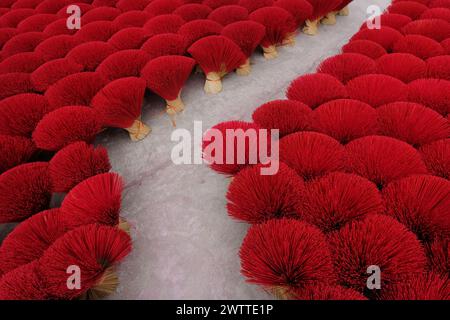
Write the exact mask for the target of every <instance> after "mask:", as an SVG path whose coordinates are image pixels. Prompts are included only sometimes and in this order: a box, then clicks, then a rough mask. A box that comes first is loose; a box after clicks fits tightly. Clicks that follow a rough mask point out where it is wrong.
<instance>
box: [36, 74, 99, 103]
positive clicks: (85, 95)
mask: <svg viewBox="0 0 450 320" xmlns="http://www.w3.org/2000/svg"><path fill="white" fill-rule="evenodd" d="M106 82H107V80H106V79H105V78H103V77H102V76H101V74H100V73H96V72H80V73H74V74H71V75H68V76H66V77H64V78H62V79H60V80H58V81H57V82H56V83H55V84H54V85H52V86H50V87H49V88H48V90H47V91H46V92H45V97H46V98H47V100H48V102H49V104H50V107H51V108H52V109H57V108H61V107H64V106H77V105H81V106H88V105H89V104H90V103H91V99H92V98H93V97H94V95H95V94H96V93H97V92H98V91H99V90H100V89H101V88H102V87H103V86H104V85H105V84H106Z"/></svg>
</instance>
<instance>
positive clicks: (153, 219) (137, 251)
mask: <svg viewBox="0 0 450 320" xmlns="http://www.w3.org/2000/svg"><path fill="white" fill-rule="evenodd" d="M389 2H390V1H389V0H357V1H354V2H352V3H351V4H350V15H349V16H347V17H338V18H337V24H336V25H334V26H321V27H320V28H319V34H318V35H317V36H315V37H311V36H306V35H304V34H299V35H298V36H297V44H296V45H295V46H294V47H283V48H281V49H280V52H279V57H278V58H277V59H275V60H271V61H266V60H265V59H264V58H263V56H262V54H261V53H257V54H255V55H254V56H253V57H252V59H253V63H254V65H253V71H252V73H251V75H250V76H248V77H241V76H237V75H236V74H230V75H228V76H226V77H225V79H224V81H223V92H222V93H220V94H218V95H206V94H205V93H204V91H203V84H204V76H203V75H200V74H196V75H195V76H193V77H191V78H190V79H189V81H188V83H187V85H186V86H185V88H184V89H183V100H184V102H185V104H186V110H185V111H184V113H182V114H181V115H179V116H177V119H176V120H177V128H185V129H187V130H189V131H190V132H191V133H192V136H193V129H194V121H202V125H203V131H204V130H206V129H208V128H209V127H211V126H213V125H215V124H217V123H219V122H222V121H226V120H245V121H250V120H251V113H252V112H253V111H254V110H255V108H256V107H258V106H259V105H261V104H263V103H265V102H268V101H270V100H274V99H279V98H284V92H285V90H286V88H287V86H288V85H289V83H290V82H291V81H292V80H293V79H295V78H296V77H298V76H300V75H303V74H306V73H310V72H314V71H315V68H316V67H317V65H318V64H319V63H320V62H321V61H323V60H324V59H325V58H326V57H329V56H332V55H335V54H337V53H338V51H339V50H340V48H341V47H342V45H344V44H345V43H346V42H347V41H348V40H349V39H350V37H351V36H352V35H353V34H354V33H356V31H357V30H358V28H359V26H360V25H361V23H362V22H363V20H364V19H365V18H366V16H367V14H366V10H367V7H368V6H370V5H378V6H380V8H381V9H384V8H385V7H386V6H387V5H388V4H389ZM143 120H144V122H145V123H147V124H148V125H149V126H151V127H152V129H153V131H152V133H151V134H150V136H149V137H147V138H146V139H144V140H143V141H141V142H138V143H133V142H131V141H130V139H129V137H128V134H126V132H125V131H123V130H117V131H113V130H108V131H107V132H106V133H104V134H102V135H100V136H99V137H98V143H100V144H102V145H104V146H105V147H107V149H108V152H109V156H110V159H111V164H112V167H113V168H114V171H115V172H118V173H119V174H120V175H121V176H122V177H124V179H125V183H126V189H125V191H124V198H123V208H122V211H121V212H122V215H123V217H124V218H125V219H127V220H128V221H129V222H130V224H131V225H132V230H131V232H132V234H131V235H132V239H133V241H134V250H133V251H132V253H131V254H130V255H129V257H128V258H127V259H125V261H124V262H123V263H122V264H121V266H120V268H119V278H120V287H119V289H118V291H117V293H116V294H114V295H112V296H111V298H113V299H114V298H115V299H267V298H271V296H270V295H268V294H267V293H265V292H264V291H262V290H261V289H260V288H259V287H257V286H254V285H248V284H246V283H245V280H244V278H243V277H242V276H241V274H240V265H239V263H240V262H239V261H240V260H239V258H238V251H239V247H240V245H241V242H242V239H243V237H244V236H245V233H246V230H247V229H248V226H246V225H244V224H242V223H239V222H235V221H233V220H232V219H230V218H229V217H228V215H227V211H226V209H225V205H226V202H225V201H226V200H225V196H224V195H225V194H226V190H227V188H228V184H229V180H227V179H224V178H223V177H222V176H220V175H218V174H217V173H215V172H213V171H212V170H210V169H208V168H207V167H206V166H205V165H178V166H177V165H175V164H173V162H172V161H171V158H170V154H171V150H172V148H173V147H174V146H175V145H176V142H172V141H171V140H170V137H171V133H172V131H173V129H174V128H173V127H172V126H171V123H170V120H169V119H168V117H167V115H166V114H165V104H164V103H163V101H162V100H161V99H159V98H157V97H156V96H152V97H150V98H149V99H148V100H147V105H146V106H145V107H144V109H143ZM198 134H201V133H198Z"/></svg>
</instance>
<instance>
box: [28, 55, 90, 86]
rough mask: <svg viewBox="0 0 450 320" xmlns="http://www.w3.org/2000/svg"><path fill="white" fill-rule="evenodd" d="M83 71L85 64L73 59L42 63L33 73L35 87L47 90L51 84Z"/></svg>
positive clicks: (32, 79)
mask: <svg viewBox="0 0 450 320" xmlns="http://www.w3.org/2000/svg"><path fill="white" fill-rule="evenodd" d="M81 71H83V66H82V65H81V64H78V63H76V62H74V61H72V60H71V59H67V58H62V59H56V60H51V61H49V62H46V63H44V64H42V65H41V66H40V67H39V68H37V69H36V70H35V71H33V73H32V74H31V82H32V83H33V87H34V89H36V91H39V92H45V91H46V90H47V89H48V88H49V87H50V86H51V85H53V84H55V83H56V82H57V81H58V80H60V79H62V78H64V77H67V76H68V75H71V74H74V73H79V72H81Z"/></svg>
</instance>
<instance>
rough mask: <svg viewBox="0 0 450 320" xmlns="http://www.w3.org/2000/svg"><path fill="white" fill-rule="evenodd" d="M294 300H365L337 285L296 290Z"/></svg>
mask: <svg viewBox="0 0 450 320" xmlns="http://www.w3.org/2000/svg"><path fill="white" fill-rule="evenodd" d="M293 298H294V299H295V300H367V298H366V297H365V296H364V295H362V294H361V293H359V292H358V291H356V290H353V289H350V288H345V287H343V286H338V285H329V284H315V285H310V286H306V287H304V288H301V289H299V290H296V291H295V292H294V294H293Z"/></svg>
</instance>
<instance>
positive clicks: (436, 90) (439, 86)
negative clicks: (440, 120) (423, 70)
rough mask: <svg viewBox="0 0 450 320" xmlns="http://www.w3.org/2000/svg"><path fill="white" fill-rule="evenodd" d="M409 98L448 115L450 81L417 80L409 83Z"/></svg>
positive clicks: (449, 111) (449, 107)
mask: <svg viewBox="0 0 450 320" xmlns="http://www.w3.org/2000/svg"><path fill="white" fill-rule="evenodd" d="M408 100H409V101H411V102H416V103H420V104H423V105H424V106H426V107H428V108H431V109H433V110H434V111H436V112H439V113H440V114H441V115H443V116H444V117H446V116H447V115H448V114H449V113H450V81H448V80H441V79H419V80H415V81H413V82H411V83H410V84H409V85H408Z"/></svg>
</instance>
